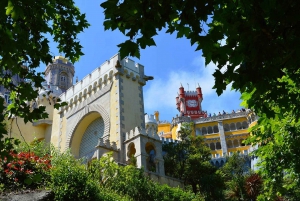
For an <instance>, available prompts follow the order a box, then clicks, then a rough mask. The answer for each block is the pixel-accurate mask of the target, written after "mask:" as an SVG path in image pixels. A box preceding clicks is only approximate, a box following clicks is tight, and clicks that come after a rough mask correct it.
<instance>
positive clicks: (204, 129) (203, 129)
mask: <svg viewBox="0 0 300 201" xmlns="http://www.w3.org/2000/svg"><path fill="white" fill-rule="evenodd" d="M201 130H202V134H203V135H205V134H207V130H206V127H202V129H201Z"/></svg>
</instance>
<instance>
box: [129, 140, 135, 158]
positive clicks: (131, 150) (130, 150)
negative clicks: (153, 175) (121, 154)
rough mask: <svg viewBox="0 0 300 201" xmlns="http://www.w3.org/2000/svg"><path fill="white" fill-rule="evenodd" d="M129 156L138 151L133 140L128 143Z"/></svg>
mask: <svg viewBox="0 0 300 201" xmlns="http://www.w3.org/2000/svg"><path fill="white" fill-rule="evenodd" d="M127 150H128V151H127V157H128V158H130V157H132V156H134V155H135V153H136V149H135V144H134V143H133V142H131V143H130V144H129V145H128V149H127Z"/></svg>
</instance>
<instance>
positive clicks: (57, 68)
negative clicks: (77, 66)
mask: <svg viewBox="0 0 300 201" xmlns="http://www.w3.org/2000/svg"><path fill="white" fill-rule="evenodd" d="M74 73H75V70H74V66H73V64H72V63H71V62H69V60H68V59H66V58H64V57H63V56H56V57H54V59H53V60H52V63H50V64H48V65H47V67H46V70H45V80H46V82H47V84H48V85H52V86H57V87H59V88H60V89H61V90H62V91H63V92H65V91H66V90H67V89H68V88H70V87H71V86H73V77H74Z"/></svg>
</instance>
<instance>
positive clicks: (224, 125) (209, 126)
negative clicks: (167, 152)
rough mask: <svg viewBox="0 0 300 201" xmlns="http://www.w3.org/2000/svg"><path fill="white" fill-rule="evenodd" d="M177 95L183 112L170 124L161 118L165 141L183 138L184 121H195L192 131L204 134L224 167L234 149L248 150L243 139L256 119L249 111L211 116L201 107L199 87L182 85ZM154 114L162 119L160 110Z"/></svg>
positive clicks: (219, 164)
mask: <svg viewBox="0 0 300 201" xmlns="http://www.w3.org/2000/svg"><path fill="white" fill-rule="evenodd" d="M178 94H179V96H178V97H176V104H177V109H178V110H179V112H180V115H177V116H176V117H174V118H173V119H172V122H171V123H168V122H161V121H158V133H159V135H160V136H161V137H162V139H163V140H165V138H172V139H176V140H180V139H179V137H178V131H179V130H180V126H181V125H182V123H183V122H194V129H193V134H194V135H197V136H203V137H204V140H205V143H206V145H207V146H208V147H209V148H210V149H211V154H212V163H213V164H214V165H216V166H222V165H223V164H224V163H225V157H226V156H230V155H231V154H232V153H234V152H237V151H239V152H240V153H242V154H248V153H249V151H250V148H251V146H250V145H248V146H246V145H245V144H244V142H243V141H244V140H245V139H246V138H247V137H248V136H249V132H248V128H249V126H253V125H254V124H255V122H256V120H257V117H256V116H255V115H254V114H253V113H252V112H251V111H250V110H245V109H242V110H240V111H232V112H231V113H223V114H221V113H219V114H218V115H216V114H214V115H213V116H211V115H207V112H205V111H203V110H202V107H201V102H202V100H203V96H202V93H201V88H200V87H198V88H197V89H196V91H188V92H187V91H184V88H183V87H182V86H181V87H180V88H179V93H178ZM155 115H156V116H157V119H158V120H159V113H158V112H155ZM168 128H169V129H168Z"/></svg>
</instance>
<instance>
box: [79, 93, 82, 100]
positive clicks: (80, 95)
mask: <svg viewBox="0 0 300 201" xmlns="http://www.w3.org/2000/svg"><path fill="white" fill-rule="evenodd" d="M81 99H82V92H80V93H79V101H81Z"/></svg>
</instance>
